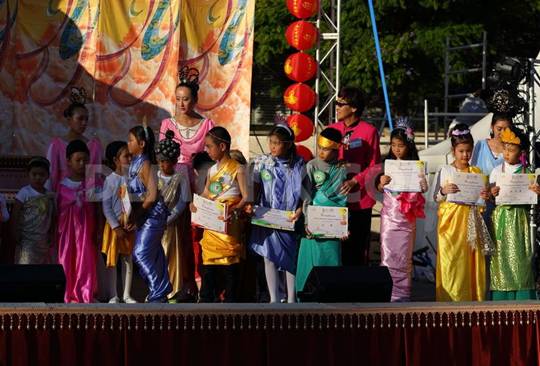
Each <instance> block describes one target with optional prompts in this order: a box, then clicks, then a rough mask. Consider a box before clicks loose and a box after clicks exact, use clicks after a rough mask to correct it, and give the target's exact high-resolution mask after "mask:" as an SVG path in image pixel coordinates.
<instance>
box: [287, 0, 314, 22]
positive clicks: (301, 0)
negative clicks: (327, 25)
mask: <svg viewBox="0 0 540 366" xmlns="http://www.w3.org/2000/svg"><path fill="white" fill-rule="evenodd" d="M287 9H289V11H290V13H291V14H292V15H294V16H295V17H297V18H300V19H304V18H310V17H312V16H314V15H315V14H316V13H317V11H318V10H319V1H318V0H287Z"/></svg>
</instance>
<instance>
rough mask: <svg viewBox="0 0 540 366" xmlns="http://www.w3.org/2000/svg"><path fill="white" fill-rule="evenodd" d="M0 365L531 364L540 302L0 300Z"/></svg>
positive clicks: (535, 350) (537, 335)
mask: <svg viewBox="0 0 540 366" xmlns="http://www.w3.org/2000/svg"><path fill="white" fill-rule="evenodd" d="M0 314H1V315H0V364H1V365H36V364H40V365H95V364H99V365H180V364H186V365H191V364H193V365H289V364H295V365H302V364H304V365H433V364H437V365H521V364H526V365H534V364H539V363H540V361H539V352H538V350H539V347H540V345H539V343H540V332H539V328H538V321H539V317H540V303H538V302H537V301H530V302H513V303H510V302H497V303H495V302H485V303H459V304H450V303H409V304H276V305H274V304H272V305H270V304H186V305H180V304H175V305H173V304H162V305H161V304H160V305H152V304H133V305H109V304H91V305H71V304H70V305H66V304H43V303H41V304H2V305H1V306H0Z"/></svg>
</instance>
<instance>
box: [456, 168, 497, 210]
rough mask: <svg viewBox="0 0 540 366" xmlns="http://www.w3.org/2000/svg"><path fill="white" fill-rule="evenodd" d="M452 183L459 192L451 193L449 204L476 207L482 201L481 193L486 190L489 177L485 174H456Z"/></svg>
mask: <svg viewBox="0 0 540 366" xmlns="http://www.w3.org/2000/svg"><path fill="white" fill-rule="evenodd" d="M450 183H454V184H455V185H456V186H457V187H458V189H459V192H457V193H449V194H448V197H447V201H448V202H454V203H462V204H465V205H476V204H478V200H479V199H480V192H481V191H482V190H483V189H484V188H486V184H487V177H486V176H485V175H483V174H475V173H459V172H455V173H454V174H453V175H452V178H451V181H450Z"/></svg>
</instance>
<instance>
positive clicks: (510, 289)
mask: <svg viewBox="0 0 540 366" xmlns="http://www.w3.org/2000/svg"><path fill="white" fill-rule="evenodd" d="M500 139H501V141H502V143H503V144H504V147H503V157H504V162H503V163H502V164H500V165H498V166H496V167H495V168H493V171H492V172H491V174H490V176H489V182H490V184H491V193H492V194H493V196H495V197H496V196H498V195H499V191H500V187H498V186H497V185H496V183H497V180H498V179H499V177H500V176H501V175H502V174H519V173H530V171H528V170H527V166H526V162H527V159H526V157H527V152H528V150H529V140H528V139H527V137H526V136H525V134H524V133H523V132H521V130H519V129H518V128H517V127H515V126H510V127H508V128H506V129H504V130H503V132H502V133H501V135H500ZM529 189H530V190H532V191H533V192H535V193H536V194H540V187H539V186H538V185H537V184H536V182H532V183H531V185H530V186H529ZM529 210H530V206H529V205H498V206H497V207H496V208H495V210H494V211H493V215H492V220H493V235H494V239H495V251H494V253H493V255H492V256H491V262H490V275H491V276H490V282H491V286H490V288H491V291H492V292H491V294H492V299H493V300H529V299H536V291H535V281H534V271H533V255H534V249H533V247H532V245H531V239H530V231H529V230H530V227H529Z"/></svg>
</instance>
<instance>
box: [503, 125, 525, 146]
mask: <svg viewBox="0 0 540 366" xmlns="http://www.w3.org/2000/svg"><path fill="white" fill-rule="evenodd" d="M501 142H502V143H503V144H514V145H521V139H520V138H519V137H518V136H517V135H516V134H515V133H514V131H512V130H511V129H510V128H505V129H504V130H503V131H502V132H501Z"/></svg>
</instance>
